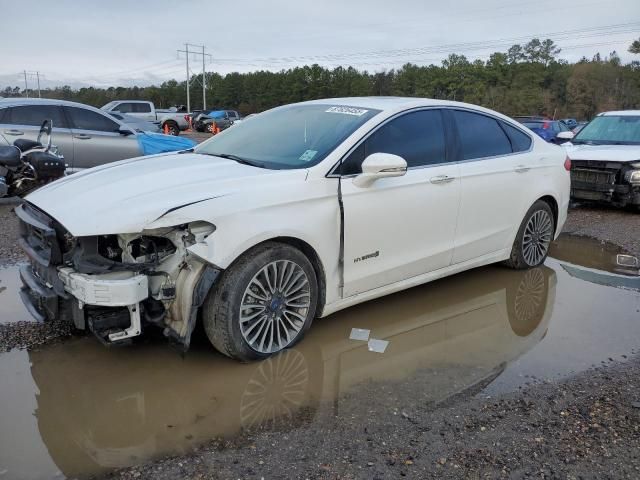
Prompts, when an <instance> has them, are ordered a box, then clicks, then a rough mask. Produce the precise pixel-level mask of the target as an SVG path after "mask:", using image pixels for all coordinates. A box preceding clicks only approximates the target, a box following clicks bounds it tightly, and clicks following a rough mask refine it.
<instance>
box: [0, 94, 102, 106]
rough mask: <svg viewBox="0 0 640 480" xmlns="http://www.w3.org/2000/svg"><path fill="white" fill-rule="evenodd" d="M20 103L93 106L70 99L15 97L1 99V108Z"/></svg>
mask: <svg viewBox="0 0 640 480" xmlns="http://www.w3.org/2000/svg"><path fill="white" fill-rule="evenodd" d="M20 105H66V106H68V107H89V108H95V107H91V106H90V105H85V104H84V103H78V102H70V101H68V100H57V99H54V98H22V97H14V98H1V99H0V108H1V107H16V106H20Z"/></svg>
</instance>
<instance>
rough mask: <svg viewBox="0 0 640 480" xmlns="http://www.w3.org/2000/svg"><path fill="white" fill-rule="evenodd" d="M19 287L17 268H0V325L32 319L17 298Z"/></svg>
mask: <svg viewBox="0 0 640 480" xmlns="http://www.w3.org/2000/svg"><path fill="white" fill-rule="evenodd" d="M20 285H21V281H20V277H19V276H18V267H17V266H11V267H2V266H0V324H3V323H15V322H19V321H31V320H32V319H33V317H31V315H29V312H27V311H26V310H25V308H24V307H23V305H22V303H21V302H20V299H19V297H18V292H19V291H20Z"/></svg>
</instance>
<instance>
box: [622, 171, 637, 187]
mask: <svg viewBox="0 0 640 480" xmlns="http://www.w3.org/2000/svg"><path fill="white" fill-rule="evenodd" d="M624 179H625V180H626V181H627V182H629V183H631V184H632V185H640V170H629V171H628V172H627V173H625V174H624Z"/></svg>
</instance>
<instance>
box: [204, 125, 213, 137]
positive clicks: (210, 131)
mask: <svg viewBox="0 0 640 480" xmlns="http://www.w3.org/2000/svg"><path fill="white" fill-rule="evenodd" d="M205 128H206V130H207V133H210V134H212V135H213V134H214V133H215V127H214V124H213V123H207V126H206V127H205Z"/></svg>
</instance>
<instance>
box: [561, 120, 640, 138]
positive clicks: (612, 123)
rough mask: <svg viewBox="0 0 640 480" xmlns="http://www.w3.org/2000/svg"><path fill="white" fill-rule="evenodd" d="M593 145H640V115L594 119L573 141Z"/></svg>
mask: <svg viewBox="0 0 640 480" xmlns="http://www.w3.org/2000/svg"><path fill="white" fill-rule="evenodd" d="M571 142H572V143H575V144H581V143H589V144H593V145H638V144H640V116H639V115H606V116H602V117H596V118H594V119H593V120H592V121H591V122H589V124H587V125H586V126H585V127H583V128H582V130H580V132H579V133H578V134H577V135H576V136H575V137H574V139H573V140H571Z"/></svg>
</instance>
